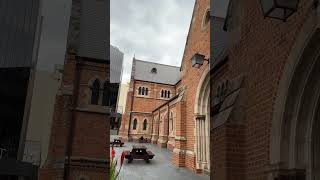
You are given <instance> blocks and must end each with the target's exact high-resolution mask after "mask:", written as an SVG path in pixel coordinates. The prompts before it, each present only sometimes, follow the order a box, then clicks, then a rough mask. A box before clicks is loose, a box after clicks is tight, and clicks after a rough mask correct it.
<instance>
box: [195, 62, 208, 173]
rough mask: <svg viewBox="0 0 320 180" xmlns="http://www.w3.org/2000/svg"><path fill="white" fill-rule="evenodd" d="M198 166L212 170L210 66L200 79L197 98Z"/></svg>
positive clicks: (196, 149)
mask: <svg viewBox="0 0 320 180" xmlns="http://www.w3.org/2000/svg"><path fill="white" fill-rule="evenodd" d="M194 112H195V134H196V143H195V153H196V168H197V170H202V171H205V172H210V144H209V143H210V73H209V67H207V69H206V70H205V71H204V72H203V74H202V77H201V79H200V81H199V84H198V88H197V92H196V99H195V109H194Z"/></svg>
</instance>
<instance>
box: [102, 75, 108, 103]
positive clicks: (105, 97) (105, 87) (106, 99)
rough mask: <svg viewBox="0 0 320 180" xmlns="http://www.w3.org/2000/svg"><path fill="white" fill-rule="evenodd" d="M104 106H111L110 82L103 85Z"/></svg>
mask: <svg viewBox="0 0 320 180" xmlns="http://www.w3.org/2000/svg"><path fill="white" fill-rule="evenodd" d="M102 105H103V106H108V105H110V84H109V82H107V81H106V82H105V83H104V85H103V99H102Z"/></svg>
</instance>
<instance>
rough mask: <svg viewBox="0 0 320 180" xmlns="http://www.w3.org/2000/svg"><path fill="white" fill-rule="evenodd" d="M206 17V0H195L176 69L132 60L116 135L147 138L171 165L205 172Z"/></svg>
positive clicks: (207, 147)
mask: <svg viewBox="0 0 320 180" xmlns="http://www.w3.org/2000/svg"><path fill="white" fill-rule="evenodd" d="M210 18H211V16H210V1H209V0H196V2H195V5H194V10H193V15H192V20H191V24H190V27H189V33H188V36H187V40H186V44H185V50H184V54H183V59H182V62H181V66H180V67H174V66H168V65H163V64H157V63H151V62H146V61H141V60H137V59H135V58H134V59H133V65H132V74H131V81H130V87H129V91H128V96H127V102H126V110H125V115H124V116H123V118H122V123H121V128H120V133H119V135H120V137H121V138H122V139H124V140H129V141H131V140H133V141H136V140H138V139H139V138H140V137H141V136H142V137H143V138H147V139H149V140H151V142H152V143H155V144H158V145H159V146H160V147H163V148H168V149H170V150H171V151H172V163H173V164H174V165H175V166H177V167H187V168H188V169H191V170H193V171H195V172H199V173H207V174H209V172H210V167H211V164H210V144H209V142H210V138H209V137H210V136H209V133H210V119H211V118H210V105H209V103H210V99H209V97H210V73H209V72H210V68H209V62H208V61H205V60H204V59H206V60H207V59H210ZM199 57H202V60H203V61H202V62H201V63H199V60H198V59H199ZM195 58H196V59H195ZM192 59H193V60H192ZM194 59H195V60H196V61H194Z"/></svg>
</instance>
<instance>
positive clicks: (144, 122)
mask: <svg viewBox="0 0 320 180" xmlns="http://www.w3.org/2000/svg"><path fill="white" fill-rule="evenodd" d="M147 125H148V122H147V120H146V119H145V120H144V121H143V130H144V131H145V130H147Z"/></svg>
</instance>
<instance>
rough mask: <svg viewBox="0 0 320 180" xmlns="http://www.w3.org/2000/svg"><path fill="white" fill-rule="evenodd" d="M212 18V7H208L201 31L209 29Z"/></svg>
mask: <svg viewBox="0 0 320 180" xmlns="http://www.w3.org/2000/svg"><path fill="white" fill-rule="evenodd" d="M210 18H211V15H210V7H207V8H206V10H205V13H204V14H203V17H202V22H201V30H205V29H206V28H207V27H209V25H210V20H211V19H210Z"/></svg>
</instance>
